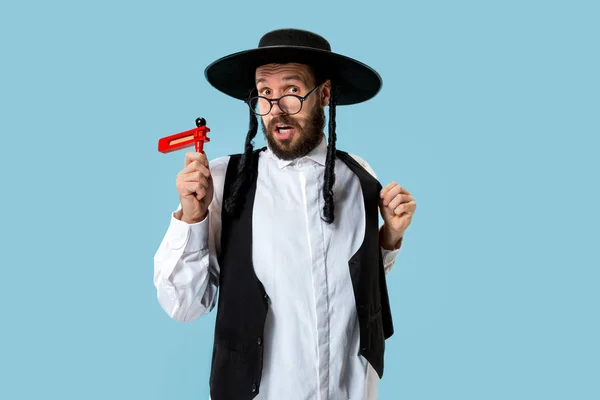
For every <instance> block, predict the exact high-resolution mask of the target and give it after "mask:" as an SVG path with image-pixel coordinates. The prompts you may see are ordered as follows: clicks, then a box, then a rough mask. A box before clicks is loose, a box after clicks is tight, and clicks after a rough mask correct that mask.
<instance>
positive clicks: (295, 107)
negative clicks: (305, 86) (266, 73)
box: [279, 95, 302, 114]
mask: <svg viewBox="0 0 600 400" xmlns="http://www.w3.org/2000/svg"><path fill="white" fill-rule="evenodd" d="M279 106H280V107H281V110H282V111H283V112H285V113H286V114H296V113H298V112H300V108H301V107H302V102H301V101H300V99H299V98H297V97H296V96H292V95H287V96H283V97H282V98H281V99H280V100H279Z"/></svg>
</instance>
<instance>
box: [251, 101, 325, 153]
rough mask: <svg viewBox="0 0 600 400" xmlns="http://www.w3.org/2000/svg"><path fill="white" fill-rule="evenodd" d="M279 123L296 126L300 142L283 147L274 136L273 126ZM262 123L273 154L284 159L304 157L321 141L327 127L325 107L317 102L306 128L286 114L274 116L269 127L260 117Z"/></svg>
mask: <svg viewBox="0 0 600 400" xmlns="http://www.w3.org/2000/svg"><path fill="white" fill-rule="evenodd" d="M279 123H283V124H286V125H290V126H292V127H294V128H296V131H297V133H298V134H300V136H301V140H300V142H299V143H297V144H296V145H295V146H294V147H282V146H281V145H280V144H279V142H277V139H275V138H274V137H273V135H274V133H273V128H274V127H275V126H276V125H277V124H279ZM260 125H261V127H262V131H263V133H264V135H265V139H266V140H267V143H269V147H270V148H271V150H272V151H273V154H275V155H276V156H277V157H278V158H280V159H282V160H293V159H295V158H300V157H304V156H305V155H307V154H308V153H310V152H311V150H312V149H314V148H315V147H317V145H318V144H319V143H320V142H321V138H322V137H323V129H324V128H325V111H324V110H323V107H320V106H319V105H318V104H317V105H316V106H315V110H314V112H313V113H312V114H311V116H310V117H309V119H308V120H306V125H305V127H304V129H303V128H301V127H300V125H299V124H298V122H297V121H296V120H295V119H293V118H292V117H290V116H289V115H285V114H282V115H280V116H278V117H275V118H273V119H272V120H271V122H269V126H268V127H265V123H264V122H263V119H262V118H260ZM267 128H268V129H267Z"/></svg>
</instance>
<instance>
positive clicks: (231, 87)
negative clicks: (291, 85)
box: [204, 29, 382, 105]
mask: <svg viewBox="0 0 600 400" xmlns="http://www.w3.org/2000/svg"><path fill="white" fill-rule="evenodd" d="M290 62H294V63H300V64H308V65H310V66H311V67H312V68H313V69H315V70H316V71H317V73H318V74H319V75H320V76H323V77H324V78H325V79H330V80H331V81H332V84H334V85H335V86H336V87H337V88H338V92H337V102H336V103H337V105H349V104H356V103H360V102H363V101H366V100H369V99H371V98H372V97H374V96H375V95H376V94H377V93H378V92H379V90H380V89H381V85H382V80H381V76H379V74H378V73H377V71H375V70H374V69H373V68H371V67H369V66H368V65H365V64H363V63H362V62H360V61H357V60H355V59H353V58H350V57H346V56H343V55H341V54H337V53H334V52H332V51H331V46H330V45H329V42H328V41H327V40H325V39H324V38H323V37H322V36H319V35H317V34H315V33H312V32H308V31H305V30H300V29H279V30H275V31H272V32H268V33H266V34H265V35H264V36H263V37H262V38H261V39H260V42H259V44H258V48H256V49H250V50H245V51H240V52H238V53H234V54H230V55H228V56H225V57H222V58H220V59H218V60H217V61H215V62H213V63H212V64H210V65H209V66H208V67H206V70H205V71H204V75H205V77H206V79H207V80H208V82H209V83H210V84H211V85H212V86H214V87H215V88H216V89H218V90H220V91H221V92H223V93H225V94H227V95H229V96H232V97H234V98H236V99H240V100H246V99H247V98H248V97H249V94H250V92H251V90H252V89H254V88H255V87H256V84H255V73H256V68H258V67H260V66H261V65H265V64H271V63H277V64H283V63H290Z"/></svg>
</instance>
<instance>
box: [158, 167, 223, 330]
mask: <svg viewBox="0 0 600 400" xmlns="http://www.w3.org/2000/svg"><path fill="white" fill-rule="evenodd" d="M227 162H228V157H222V158H219V159H217V160H214V161H212V162H211V163H210V170H211V175H212V177H213V185H214V195H213V200H212V201H211V204H210V205H209V208H208V215H207V217H206V218H205V219H204V220H202V221H200V222H197V223H193V224H188V223H186V222H184V221H181V220H180V219H178V218H177V216H178V215H179V214H180V210H181V204H179V205H178V207H177V209H176V210H175V211H174V212H172V213H171V215H170V221H169V226H168V228H167V230H166V232H165V235H164V237H163V239H162V241H161V243H160V246H159V248H158V250H157V251H156V253H155V255H154V286H155V287H156V291H157V298H158V302H159V304H160V306H161V307H162V308H163V310H164V311H165V312H166V313H167V314H168V315H169V316H170V317H171V318H173V319H175V320H178V321H182V322H189V321H193V320H195V319H197V318H199V317H201V316H203V315H205V314H207V313H208V312H210V311H211V310H212V309H213V308H214V306H215V303H216V297H217V289H218V286H219V270H220V268H219V263H218V254H219V253H220V236H221V199H222V194H223V184H224V179H225V172H226V169H227Z"/></svg>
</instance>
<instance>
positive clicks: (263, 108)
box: [249, 97, 271, 115]
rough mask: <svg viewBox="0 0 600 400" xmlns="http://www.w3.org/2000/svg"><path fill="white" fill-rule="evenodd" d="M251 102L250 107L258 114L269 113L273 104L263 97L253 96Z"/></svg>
mask: <svg viewBox="0 0 600 400" xmlns="http://www.w3.org/2000/svg"><path fill="white" fill-rule="evenodd" d="M249 103H250V109H252V111H254V112H255V113H256V114H258V115H267V114H268V113H269V111H270V109H271V104H270V103H269V101H268V100H267V99H265V98H263V97H253V98H251V99H250V102H249Z"/></svg>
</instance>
